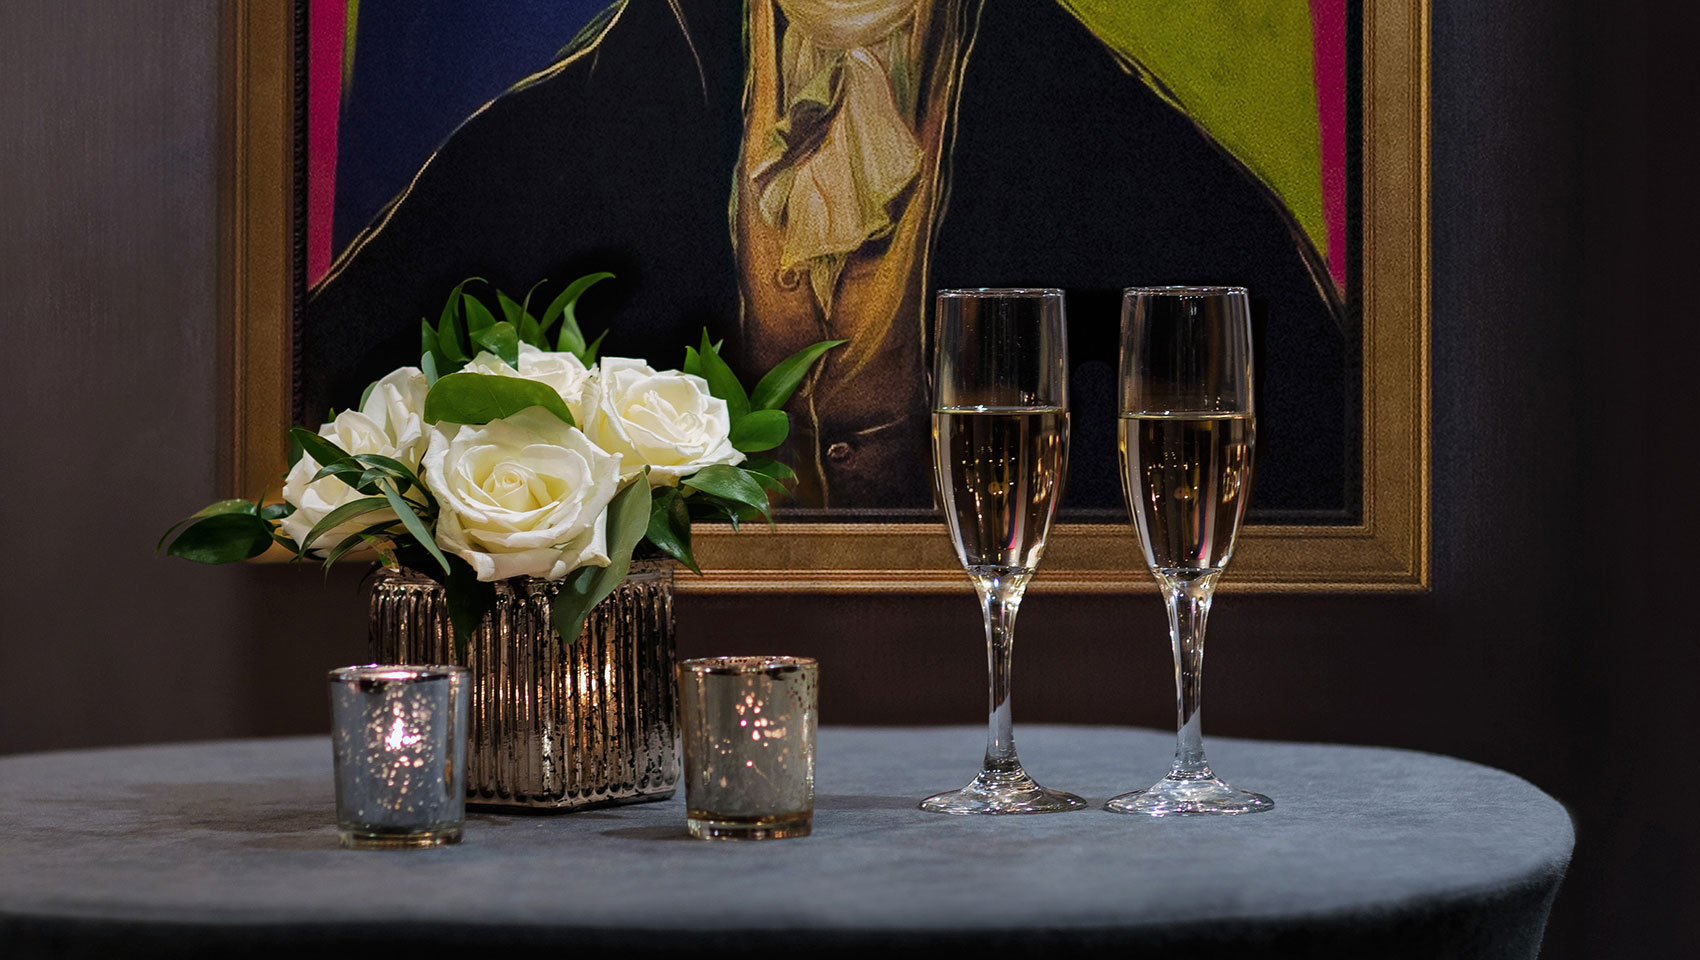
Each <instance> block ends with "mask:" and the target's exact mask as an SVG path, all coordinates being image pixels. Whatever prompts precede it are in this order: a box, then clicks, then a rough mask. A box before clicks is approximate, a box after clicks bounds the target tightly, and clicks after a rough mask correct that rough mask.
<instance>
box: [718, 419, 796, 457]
mask: <svg viewBox="0 0 1700 960" xmlns="http://www.w3.org/2000/svg"><path fill="white" fill-rule="evenodd" d="M790 432H791V418H790V417H788V416H786V415H785V411H783V410H751V411H750V412H749V413H747V414H745V415H744V418H743V419H742V420H738V421H735V422H734V423H733V424H732V446H734V447H736V448H737V449H739V450H742V451H744V452H745V453H755V452H756V451H758V450H772V449H773V448H774V447H777V446H779V445H780V444H782V443H784V442H785V436H786V435H787V434H789V433H790Z"/></svg>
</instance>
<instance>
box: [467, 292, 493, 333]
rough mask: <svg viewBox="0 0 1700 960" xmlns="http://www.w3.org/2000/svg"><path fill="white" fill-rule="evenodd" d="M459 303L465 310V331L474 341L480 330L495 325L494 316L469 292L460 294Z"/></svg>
mask: <svg viewBox="0 0 1700 960" xmlns="http://www.w3.org/2000/svg"><path fill="white" fill-rule="evenodd" d="M460 304H461V307H463V308H464V309H465V310H466V332H467V335H468V336H470V337H472V339H473V341H474V342H477V340H478V333H479V331H481V330H488V329H490V328H491V327H493V326H495V325H496V316H495V314H493V313H491V312H490V308H489V307H486V306H485V305H484V304H483V303H482V302H480V301H479V299H478V298H477V297H475V296H473V295H472V294H470V293H463V294H461V295H460Z"/></svg>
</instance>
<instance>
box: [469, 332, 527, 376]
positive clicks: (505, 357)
mask: <svg viewBox="0 0 1700 960" xmlns="http://www.w3.org/2000/svg"><path fill="white" fill-rule="evenodd" d="M472 339H473V341H474V342H476V343H477V344H478V345H479V346H481V347H483V348H484V349H486V350H488V351H490V352H491V353H493V354H495V355H496V356H498V357H501V358H502V362H503V363H505V364H507V365H508V366H510V367H512V368H514V369H515V370H518V369H519V331H518V330H516V329H514V325H513V324H511V323H509V322H507V321H506V320H503V321H501V322H499V323H493V324H491V325H490V326H488V327H485V328H484V329H482V330H480V331H478V332H477V333H474V334H473V335H472Z"/></svg>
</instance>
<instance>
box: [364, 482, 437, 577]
mask: <svg viewBox="0 0 1700 960" xmlns="http://www.w3.org/2000/svg"><path fill="white" fill-rule="evenodd" d="M378 489H380V490H382V491H384V499H385V500H388V501H389V503H390V509H392V510H394V511H395V513H396V516H398V517H400V518H401V525H402V526H404V527H406V528H407V532H408V533H411V534H413V539H415V540H417V541H419V545H420V546H422V547H424V548H425V549H426V550H428V551H430V553H431V556H432V557H434V558H435V559H436V561H437V562H438V563H440V564H442V565H443V572H444V573H448V572H449V561H448V559H447V558H445V557H444V556H443V551H441V550H439V549H437V541H436V539H435V538H433V537H432V536H431V531H429V530H427V529H425V522H424V521H423V520H420V519H419V514H417V513H414V512H413V507H412V505H411V504H409V503H408V502H407V501H406V500H403V499H402V498H401V494H400V493H397V492H396V488H395V481H393V480H390V481H380V482H379V483H378Z"/></svg>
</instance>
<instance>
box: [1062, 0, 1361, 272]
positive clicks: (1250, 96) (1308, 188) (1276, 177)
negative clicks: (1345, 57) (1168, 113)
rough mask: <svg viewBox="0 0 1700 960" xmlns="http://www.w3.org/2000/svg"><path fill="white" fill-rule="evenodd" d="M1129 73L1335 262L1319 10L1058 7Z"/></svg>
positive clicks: (1115, 2)
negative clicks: (1318, 68)
mask: <svg viewBox="0 0 1700 960" xmlns="http://www.w3.org/2000/svg"><path fill="white" fill-rule="evenodd" d="M1058 2H1059V3H1061V4H1062V6H1063V8H1064V9H1066V10H1068V11H1069V12H1070V13H1072V14H1074V16H1075V17H1076V18H1078V19H1079V20H1080V22H1081V23H1082V24H1084V25H1085V26H1086V28H1087V29H1088V30H1090V31H1092V33H1093V35H1094V36H1096V37H1097V38H1098V39H1099V40H1101V41H1103V43H1104V45H1105V46H1107V47H1109V48H1110V51H1111V52H1112V53H1113V54H1115V56H1116V58H1117V60H1118V61H1120V62H1121V64H1122V65H1123V67H1124V68H1126V69H1127V70H1129V71H1130V72H1132V73H1134V74H1136V75H1138V76H1139V77H1140V79H1142V80H1144V81H1145V82H1146V84H1147V85H1149V86H1150V87H1151V88H1152V89H1153V90H1155V91H1156V92H1157V93H1158V95H1159V96H1161V97H1162V98H1163V99H1164V100H1167V101H1168V102H1170V103H1171V104H1173V105H1174V106H1175V107H1176V108H1177V109H1179V110H1181V111H1182V112H1183V113H1185V114H1187V116H1189V117H1191V118H1192V119H1193V121H1194V122H1195V123H1197V124H1198V126H1199V127H1200V128H1201V129H1203V131H1204V132H1205V133H1206V134H1208V135H1209V136H1210V137H1211V138H1212V139H1214V140H1215V141H1216V142H1217V143H1218V144H1220V145H1221V146H1222V147H1223V148H1224V149H1226V150H1227V151H1228V152H1229V153H1230V154H1232V155H1233V156H1234V157H1236V158H1237V159H1238V160H1239V161H1240V162H1241V163H1243V164H1245V165H1246V167H1247V168H1249V169H1250V170H1251V172H1252V173H1254V174H1256V175H1257V177H1258V178H1259V179H1261V180H1262V181H1263V182H1264V183H1265V184H1266V185H1268V186H1269V188H1270V189H1271V190H1273V191H1274V192H1275V195H1276V196H1277V197H1279V198H1280V199H1281V201H1282V203H1284V204H1285V205H1286V207H1287V209H1288V210H1289V211H1290V212H1291V213H1292V215H1293V218H1294V219H1295V220H1297V221H1298V223H1299V226H1300V227H1301V228H1303V230H1304V232H1305V234H1306V235H1307V236H1308V237H1309V238H1310V241H1311V243H1312V244H1313V245H1315V247H1316V249H1317V250H1318V251H1319V252H1320V253H1321V254H1322V255H1323V256H1324V257H1326V256H1327V255H1328V224H1327V220H1326V219H1325V217H1324V215H1323V207H1322V143H1321V131H1320V130H1319V125H1318V121H1317V110H1316V77H1315V73H1314V71H1313V67H1312V63H1311V59H1312V52H1313V50H1312V45H1311V44H1312V41H1311V22H1310V4H1308V3H1305V2H1302V0H1274V2H1272V0H1187V2H1182V3H1176V2H1172V0H1170V2H1165V0H1058Z"/></svg>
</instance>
